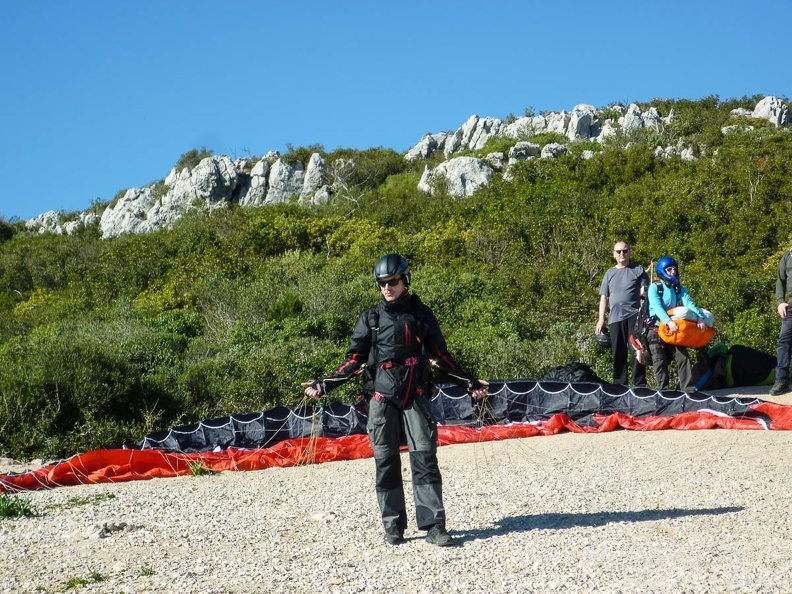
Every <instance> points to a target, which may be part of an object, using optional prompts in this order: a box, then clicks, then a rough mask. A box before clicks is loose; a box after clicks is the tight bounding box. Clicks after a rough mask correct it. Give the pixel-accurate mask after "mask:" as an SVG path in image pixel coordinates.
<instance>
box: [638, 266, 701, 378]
mask: <svg viewBox="0 0 792 594" xmlns="http://www.w3.org/2000/svg"><path fill="white" fill-rule="evenodd" d="M655 272H656V273H657V276H659V277H660V280H659V281H656V282H654V283H652V284H651V285H649V291H648V297H649V316H651V318H652V319H653V320H655V326H654V329H653V330H652V331H650V332H649V335H648V336H647V342H648V343H649V352H650V353H651V355H652V366H653V368H654V374H655V380H656V381H657V387H658V389H660V390H667V389H668V385H669V382H670V379H669V373H668V366H669V364H670V363H671V360H672V359H673V360H674V361H676V364H677V371H678V373H679V389H680V390H682V391H684V392H693V391H695V387H696V382H695V378H694V377H693V364H692V363H691V361H690V354H689V353H688V350H687V348H686V347H683V346H678V345H673V344H668V343H665V342H663V341H662V340H661V339H660V336H659V335H658V333H657V328H658V327H659V326H660V322H663V323H664V324H666V325H667V326H668V329H669V330H670V331H671V332H672V333H673V332H676V331H677V330H678V326H677V324H676V322H674V320H672V319H671V316H669V315H668V310H669V309H673V308H675V307H680V306H682V307H687V308H689V309H690V310H692V311H694V312H696V314H697V316H698V319H697V320H696V322H697V326H698V327H699V329H700V330H703V329H704V327H705V323H704V318H703V316H702V315H701V311H700V310H699V308H698V307H696V304H695V303H693V299H692V298H691V297H690V294H689V293H688V292H687V289H686V288H685V287H684V286H683V285H682V283H680V282H679V264H678V263H677V261H676V260H674V258H672V257H670V256H664V257H662V258H660V259H659V260H658V261H657V264H656V265H655Z"/></svg>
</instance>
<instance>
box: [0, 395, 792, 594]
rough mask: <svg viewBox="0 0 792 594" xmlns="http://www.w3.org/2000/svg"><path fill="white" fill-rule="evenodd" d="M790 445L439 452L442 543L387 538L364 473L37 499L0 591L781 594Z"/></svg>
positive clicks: (15, 536)
mask: <svg viewBox="0 0 792 594" xmlns="http://www.w3.org/2000/svg"><path fill="white" fill-rule="evenodd" d="M766 390H767V388H764V391H765V392H766ZM784 398H786V399H787V400H792V398H789V397H784ZM777 401H779V402H784V399H783V398H782V399H777ZM786 403H789V402H786ZM790 446H792V434H790V433H789V432H782V431H728V430H706V431H655V432H646V433H642V432H628V431H617V432H612V433H604V434H597V435H580V434H571V433H566V434H562V435H558V436H553V437H533V438H529V439H515V440H508V441H503V442H490V443H481V444H467V445H455V446H447V447H443V448H440V450H439V457H440V464H441V468H442V470H443V477H444V481H445V484H444V490H445V499H446V507H447V510H448V517H449V520H448V528H449V531H450V533H451V534H452V535H453V536H454V537H455V539H456V541H457V543H458V546H456V547H451V548H438V547H434V546H431V545H429V544H428V543H426V542H425V541H424V540H423V533H421V532H419V531H418V530H416V529H415V528H414V526H411V528H410V529H409V530H408V532H407V534H406V535H405V536H406V537H407V542H406V543H404V544H402V545H399V546H396V547H391V546H388V545H386V544H384V543H383V541H382V531H381V526H380V522H379V517H378V511H377V508H376V500H375V496H374V492H373V474H374V473H373V461H372V460H358V461H351V462H333V463H328V464H322V465H315V466H302V467H296V468H273V469H267V470H262V471H256V472H225V473H220V474H217V475H212V476H196V477H181V478H168V479H154V480H150V481H137V482H129V483H120V484H115V485H93V486H92V485H84V486H78V487H67V488H61V489H55V490H52V491H39V492H34V493H30V494H26V495H24V497H26V498H28V499H29V501H30V503H31V504H32V505H33V506H34V508H35V509H36V510H37V512H38V515H36V516H34V517H27V518H21V519H0V591H2V592H66V591H69V592H73V591H76V592H108V593H118V592H128V593H131V592H136V593H141V594H142V593H153V592H157V593H162V592H166V593H169V592H175V593H179V594H188V593H232V592H233V593H236V592H246V593H250V592H267V593H269V592H284V593H293V592H330V593H353V592H405V593H406V592H410V593H424V592H432V593H435V592H439V593H443V592H445V593H455V592H459V593H462V592H465V593H469V592H792V558H791V557H790V554H789V551H790V550H792V517H790V514H789V513H788V508H789V495H790V492H792V461H790V455H789V451H790ZM404 460H405V464H406V456H405V458H404ZM3 470H5V469H4V468H0V471H3ZM405 479H406V481H407V485H408V489H409V472H408V471H407V470H406V468H405ZM409 509H410V511H411V512H412V506H410V507H409Z"/></svg>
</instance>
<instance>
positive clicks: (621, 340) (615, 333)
mask: <svg viewBox="0 0 792 594" xmlns="http://www.w3.org/2000/svg"><path fill="white" fill-rule="evenodd" d="M637 319H638V314H635V315H634V316H630V317H629V318H627V319H626V320H622V321H621V322H614V323H613V324H608V330H609V331H610V336H611V353H613V383H614V384H622V385H624V386H626V385H628V384H627V354H628V353H629V355H630V361H631V362H632V379H633V383H632V385H633V386H645V385H646V367H644V366H643V365H642V364H641V363H639V362H638V360H637V359H636V358H635V351H634V350H633V348H632V347H631V346H630V343H629V338H630V333H631V332H632V329H633V327H634V326H635V322H636V320H637Z"/></svg>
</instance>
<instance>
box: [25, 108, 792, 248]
mask: <svg viewBox="0 0 792 594" xmlns="http://www.w3.org/2000/svg"><path fill="white" fill-rule="evenodd" d="M732 116H733V118H737V119H745V120H746V124H745V125H731V126H727V127H724V128H723V129H722V132H723V133H724V134H727V133H730V132H734V131H736V130H742V131H750V130H751V129H752V126H751V125H750V123H749V120H751V119H761V120H768V121H769V122H770V123H771V124H772V125H774V126H777V127H786V128H788V127H789V122H790V115H789V107H788V106H787V105H786V104H785V103H783V101H781V100H780V99H779V98H777V97H772V96H769V97H765V98H764V99H762V100H761V101H759V102H758V103H757V104H756V106H755V107H754V109H753V110H749V109H736V110H733V111H732ZM674 117H675V114H674V112H673V110H672V111H671V112H670V113H668V114H661V113H659V112H658V110H657V109H656V108H654V107H652V108H650V109H648V110H646V111H642V110H641V108H640V107H639V106H638V105H637V104H631V105H629V106H628V107H623V106H620V105H614V106H611V107H609V108H606V109H603V110H598V109H597V108H595V107H594V106H592V105H585V104H581V105H576V106H575V107H574V108H573V109H572V111H569V112H567V111H560V112H549V113H546V114H543V115H537V116H526V117H521V118H515V119H512V121H509V122H507V121H504V120H501V119H498V118H489V117H483V118H482V117H479V116H476V115H472V116H470V118H468V120H467V121H466V122H465V123H464V124H463V125H462V126H460V127H459V128H458V129H457V130H456V131H454V132H439V133H434V134H432V133H430V134H426V135H424V137H423V138H421V139H420V140H419V142H418V143H417V144H416V145H415V146H414V147H413V148H411V149H409V150H408V151H407V152H406V153H405V155H404V158H405V159H406V160H408V161H415V160H426V159H429V158H432V157H435V156H436V155H437V154H438V153H440V154H442V157H443V159H444V160H443V161H442V162H441V163H440V164H439V165H436V166H435V167H430V166H429V165H427V166H426V167H425V169H424V173H423V175H422V177H421V180H420V183H419V184H418V188H419V189H420V190H422V191H425V192H432V191H433V189H434V188H436V187H437V180H438V179H439V178H441V179H442V180H444V182H445V184H444V189H445V190H446V191H448V192H449V193H451V194H452V195H454V196H457V197H465V196H469V195H471V194H472V193H474V192H475V191H476V190H477V189H478V188H479V187H481V186H482V185H486V184H488V183H489V182H490V181H491V179H492V177H493V176H494V175H495V174H496V173H500V174H502V175H503V177H504V179H506V180H509V179H510V170H511V167H512V166H513V165H515V164H516V163H518V162H520V161H525V160H529V159H554V158H557V157H559V156H561V155H564V154H567V153H569V152H570V148H569V147H570V146H571V145H572V144H573V143H576V142H585V141H588V142H597V143H603V142H605V141H606V140H607V139H609V138H611V137H613V136H615V135H618V134H625V133H629V132H631V131H635V130H640V129H642V128H650V129H654V130H657V131H660V130H661V128H662V127H663V126H666V125H668V124H670V123H671V122H672V121H673V119H674ZM547 132H551V133H556V134H557V135H559V136H560V137H563V138H564V139H566V141H565V142H564V143H559V142H551V143H549V144H545V145H544V146H542V145H540V144H537V143H534V142H531V138H532V137H534V136H537V135H539V134H543V133H547ZM493 138H504V139H511V140H514V141H515V144H514V145H513V146H512V147H511V149H510V150H509V152H508V154H504V153H502V152H493V153H489V154H487V155H485V156H484V157H483V158H479V157H471V156H466V155H464V154H461V153H469V152H471V151H481V149H483V148H484V147H485V145H486V144H487V142H488V141H489V140H490V139H493ZM677 155H678V156H679V157H681V158H682V159H684V160H693V159H695V158H696V155H695V153H694V151H693V150H692V149H691V148H690V147H688V146H686V144H685V142H684V139H680V140H679V141H678V142H677V143H676V144H675V145H673V146H666V147H663V146H657V147H656V148H655V156H656V157H657V158H670V157H673V156H677ZM593 156H594V152H593V151H584V152H583V158H591V157H593ZM354 166H355V164H354V162H353V161H350V160H345V159H340V160H338V161H336V162H335V163H333V164H332V165H331V166H329V167H328V166H327V164H326V162H325V159H324V157H323V156H322V155H320V154H319V153H313V154H312V155H311V156H310V158H309V159H308V161H307V162H305V163H303V162H301V161H294V160H287V159H285V158H284V157H282V156H281V155H280V154H279V153H278V152H270V153H268V154H267V155H265V156H264V157H261V158H258V159H235V160H232V159H230V158H229V157H227V156H211V157H207V158H205V159H203V160H202V161H201V162H200V163H199V164H198V165H197V166H196V167H193V168H189V167H185V168H182V169H181V170H177V169H176V168H174V169H172V170H171V171H170V173H169V174H168V176H167V177H166V178H165V179H164V181H162V182H157V183H152V184H150V185H147V186H145V187H143V188H130V189H128V190H127V191H126V193H125V194H124V195H123V196H122V197H121V198H120V199H118V200H116V201H114V202H113V203H111V204H110V205H108V206H107V207H106V208H105V210H104V212H103V213H102V214H101V215H99V214H97V213H96V212H94V211H92V210H88V211H85V212H81V213H78V215H77V217H76V219H75V217H74V216H73V215H72V216H71V217H69V218H70V220H69V221H68V222H66V221H63V220H62V219H63V216H62V214H60V213H57V212H55V211H49V212H46V213H44V214H41V215H39V216H37V217H34V218H32V219H30V220H28V221H27V222H26V225H27V227H28V229H30V230H31V231H37V232H40V233H59V234H70V233H73V232H75V231H76V230H78V229H80V228H83V227H85V226H90V225H98V226H99V228H100V230H101V233H102V237H104V238H110V237H115V236H118V235H122V234H125V233H147V232H150V231H155V230H158V229H167V228H170V227H172V225H173V224H174V223H175V222H176V221H177V220H178V219H179V218H181V217H182V216H183V215H184V214H185V213H186V212H188V211H191V210H194V209H202V210H205V211H211V210H214V209H217V208H227V207H228V206H229V205H230V204H239V205H241V206H261V205H266V204H279V203H284V202H289V201H291V200H292V199H293V198H294V197H297V200H298V201H299V203H301V204H323V203H326V202H328V201H329V200H332V197H333V195H334V194H335V193H337V192H338V191H339V189H340V187H341V186H342V185H343V177H344V171H345V170H346V171H348V170H349V168H353V167H354Z"/></svg>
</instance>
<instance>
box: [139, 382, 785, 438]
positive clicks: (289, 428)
mask: <svg viewBox="0 0 792 594" xmlns="http://www.w3.org/2000/svg"><path fill="white" fill-rule="evenodd" d="M758 402H761V401H760V400H757V399H743V398H718V397H715V396H710V395H708V394H705V393H695V394H685V393H683V392H677V391H674V390H665V391H659V390H654V389H651V388H627V387H625V386H617V385H611V384H597V383H563V382H556V381H539V380H525V379H514V380H499V381H492V382H490V387H489V396H488V397H487V399H486V400H484V401H477V402H474V400H473V399H472V398H471V396H470V395H469V394H468V393H467V392H466V391H465V390H464V389H463V388H460V387H458V386H456V385H454V384H449V385H441V386H439V387H438V389H437V391H436V394H435V395H434V397H433V398H432V413H433V414H434V417H435V419H436V420H437V422H438V424H439V425H444V426H449V427H453V426H467V427H482V426H485V425H505V424H510V423H533V424H541V423H543V422H546V421H548V420H549V419H550V418H551V417H553V416H554V415H565V416H566V417H568V418H569V419H571V421H573V422H574V423H575V424H576V425H578V426H579V427H597V426H598V425H599V421H598V418H599V419H601V418H602V417H607V416H609V415H613V414H616V413H621V414H624V415H629V416H630V417H635V418H646V417H669V416H675V415H679V414H681V413H685V412H690V411H708V412H710V413H714V414H718V415H723V416H728V417H741V418H753V419H756V420H757V421H759V422H761V423H763V424H764V425H766V426H768V427H769V426H770V425H771V419H770V418H769V417H767V416H766V415H764V414H763V413H760V412H758V411H756V410H754V409H753V408H751V405H754V404H756V403H758ZM365 433H366V415H365V407H359V406H353V405H349V404H344V403H341V402H332V403H327V404H325V405H323V406H318V407H313V406H306V405H302V406H298V407H294V408H287V407H276V408H273V409H269V410H266V411H262V412H254V413H244V414H239V415H231V416H228V417H221V418H216V419H209V420H206V421H202V422H200V423H194V424H189V425H181V426H178V427H174V428H172V429H170V430H169V431H161V432H158V433H152V434H151V435H148V436H146V437H145V438H144V439H143V440H142V441H141V442H140V443H139V444H135V445H134V446H132V447H135V448H140V449H158V450H164V451H172V452H207V451H213V450H214V451H219V450H224V449H226V448H229V447H233V448H261V447H269V446H272V445H274V444H276V443H278V442H280V441H283V440H286V439H294V438H303V437H341V436H345V435H355V434H365Z"/></svg>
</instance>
